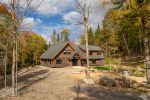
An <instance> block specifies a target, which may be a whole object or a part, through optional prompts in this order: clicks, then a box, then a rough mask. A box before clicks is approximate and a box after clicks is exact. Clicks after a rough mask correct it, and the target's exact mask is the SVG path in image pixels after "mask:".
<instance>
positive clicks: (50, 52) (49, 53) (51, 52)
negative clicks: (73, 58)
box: [40, 42, 101, 59]
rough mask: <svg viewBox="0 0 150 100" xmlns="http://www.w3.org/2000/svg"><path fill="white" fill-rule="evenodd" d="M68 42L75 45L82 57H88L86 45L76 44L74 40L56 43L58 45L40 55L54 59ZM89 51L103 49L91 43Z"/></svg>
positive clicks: (42, 57) (43, 57)
mask: <svg viewBox="0 0 150 100" xmlns="http://www.w3.org/2000/svg"><path fill="white" fill-rule="evenodd" d="M67 44H70V45H71V47H73V49H74V50H75V51H76V52H77V53H78V54H79V55H80V56H81V58H86V55H85V53H84V51H85V50H86V48H85V46H84V45H76V44H74V43H72V42H62V43H59V44H56V45H52V46H51V47H50V48H49V49H48V50H47V51H46V52H45V53H43V54H42V56H41V57H40V59H54V57H55V56H56V55H57V54H58V53H59V52H60V51H61V50H62V49H63V48H64V47H65V46H66V45H67ZM89 51H101V49H100V48H99V47H98V46H92V45H89ZM92 58H93V57H92ZM94 58H95V57H94ZM96 58H97V57H96Z"/></svg>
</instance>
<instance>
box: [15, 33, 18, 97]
mask: <svg viewBox="0 0 150 100" xmlns="http://www.w3.org/2000/svg"><path fill="white" fill-rule="evenodd" d="M16 32H17V31H16ZM17 40H18V39H17V33H16V39H15V44H16V45H15V67H16V68H15V69H16V70H15V93H16V95H17V91H18V88H17V85H18V84H17V81H18V80H17V77H18V74H17V72H18V71H17V70H18V62H17V57H18V52H17V50H18V49H17V46H18V41H17Z"/></svg>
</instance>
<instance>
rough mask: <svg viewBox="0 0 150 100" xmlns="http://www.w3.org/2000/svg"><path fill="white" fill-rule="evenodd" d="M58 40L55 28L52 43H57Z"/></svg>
mask: <svg viewBox="0 0 150 100" xmlns="http://www.w3.org/2000/svg"><path fill="white" fill-rule="evenodd" d="M56 42H57V38H56V30H53V34H52V36H51V44H52V45H55V44H56Z"/></svg>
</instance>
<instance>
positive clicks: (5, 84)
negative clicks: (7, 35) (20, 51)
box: [4, 39, 8, 88]
mask: <svg viewBox="0 0 150 100" xmlns="http://www.w3.org/2000/svg"><path fill="white" fill-rule="evenodd" d="M7 53H8V39H7V45H6V51H5V62H4V63H5V64H4V66H5V68H4V70H5V72H4V73H5V75H4V80H5V82H4V87H5V88H6V86H7V57H8V56H7Z"/></svg>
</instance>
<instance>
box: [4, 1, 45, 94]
mask: <svg viewBox="0 0 150 100" xmlns="http://www.w3.org/2000/svg"><path fill="white" fill-rule="evenodd" d="M43 1H44V0H8V2H7V5H8V7H9V10H8V11H9V13H10V14H11V16H12V19H13V22H14V29H13V30H12V31H11V33H12V34H13V39H12V43H13V50H12V51H13V52H12V95H17V91H18V89H17V69H18V68H17V67H18V66H17V56H18V54H17V44H18V43H17V41H18V39H17V36H18V34H19V28H20V27H21V23H22V21H23V19H24V18H25V17H26V16H27V14H29V13H30V12H31V11H32V12H33V11H35V10H37V9H38V8H39V7H40V5H41V4H42V2H43ZM4 2H5V0H4ZM33 3H34V4H36V5H33Z"/></svg>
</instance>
